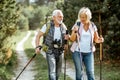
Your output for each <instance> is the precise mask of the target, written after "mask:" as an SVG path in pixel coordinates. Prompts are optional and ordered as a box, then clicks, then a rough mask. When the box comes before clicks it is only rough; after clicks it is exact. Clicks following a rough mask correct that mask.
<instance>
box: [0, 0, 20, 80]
mask: <svg viewBox="0 0 120 80" xmlns="http://www.w3.org/2000/svg"><path fill="white" fill-rule="evenodd" d="M17 10H18V8H17V6H16V2H15V0H0V79H1V80H10V78H9V77H8V73H7V72H8V71H7V69H8V68H7V66H8V65H9V63H10V61H11V59H10V58H11V55H12V51H11V49H10V47H11V45H12V42H11V38H10V37H11V36H12V35H13V34H14V32H15V31H16V22H17V17H18V14H17ZM14 55H15V54H14ZM9 67H10V65H9Z"/></svg>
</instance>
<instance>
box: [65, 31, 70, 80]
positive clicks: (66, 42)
mask: <svg viewBox="0 0 120 80" xmlns="http://www.w3.org/2000/svg"><path fill="white" fill-rule="evenodd" d="M68 34H69V33H68V30H66V35H68ZM67 44H68V41H67V40H65V45H66V49H65V50H64V64H65V65H64V80H66V54H67V52H68V51H67V49H68V45H67Z"/></svg>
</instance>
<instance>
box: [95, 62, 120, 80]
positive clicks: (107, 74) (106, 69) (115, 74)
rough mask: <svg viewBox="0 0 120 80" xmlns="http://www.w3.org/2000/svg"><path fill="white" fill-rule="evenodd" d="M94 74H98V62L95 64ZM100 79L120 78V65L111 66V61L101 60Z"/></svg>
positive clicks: (114, 79) (118, 79)
mask: <svg viewBox="0 0 120 80" xmlns="http://www.w3.org/2000/svg"><path fill="white" fill-rule="evenodd" d="M97 62H99V61H97ZM95 74H96V75H98V77H99V76H100V63H96V64H95ZM102 80H120V65H119V66H113V64H112V63H108V62H106V61H102Z"/></svg>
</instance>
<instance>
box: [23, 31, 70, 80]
mask: <svg viewBox="0 0 120 80" xmlns="http://www.w3.org/2000/svg"><path fill="white" fill-rule="evenodd" d="M33 36H34V33H33V32H32V34H31V36H30V37H29V39H28V40H27V41H26V42H25V45H24V49H25V52H26V54H27V56H28V57H29V58H31V57H32V56H33V55H34V53H35V49H34V48H33V47H32V44H31V41H32V38H33ZM34 61H35V63H36V65H35V66H34V70H35V71H37V75H36V76H35V80H48V66H47V62H46V59H45V58H44V57H43V56H42V55H41V54H38V55H37V56H36V57H35V58H34ZM60 80H64V79H63V74H61V75H60ZM66 80H71V79H70V78H69V77H68V76H67V77H66Z"/></svg>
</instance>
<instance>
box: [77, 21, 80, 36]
mask: <svg viewBox="0 0 120 80" xmlns="http://www.w3.org/2000/svg"><path fill="white" fill-rule="evenodd" d="M80 24H81V22H80V21H78V22H76V25H77V26H78V30H79V29H80ZM78 34H79V35H80V33H79V32H78Z"/></svg>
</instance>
